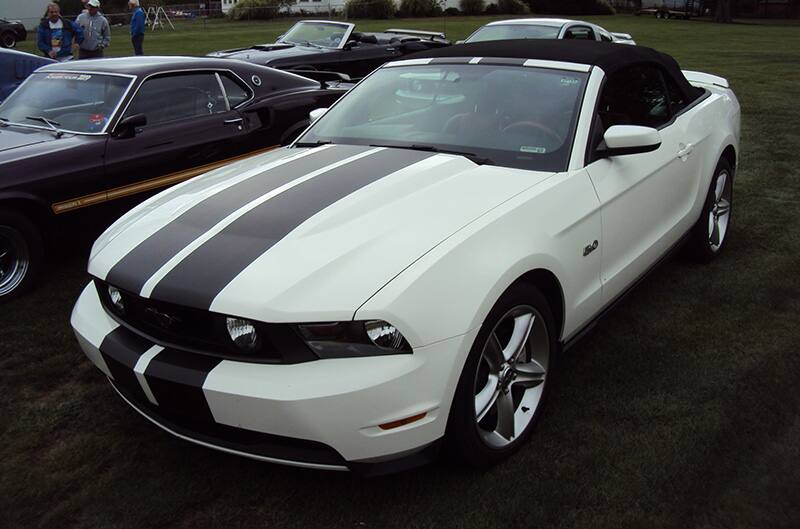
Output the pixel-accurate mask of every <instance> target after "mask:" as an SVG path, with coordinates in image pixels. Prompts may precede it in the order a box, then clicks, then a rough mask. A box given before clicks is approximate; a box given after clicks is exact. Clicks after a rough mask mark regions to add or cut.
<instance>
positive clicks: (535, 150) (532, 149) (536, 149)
mask: <svg viewBox="0 0 800 529" xmlns="http://www.w3.org/2000/svg"><path fill="white" fill-rule="evenodd" d="M519 150H520V152H532V153H534V154H544V153H546V152H547V149H545V148H544V147H530V146H528V145H523V146H522V147H520V148H519Z"/></svg>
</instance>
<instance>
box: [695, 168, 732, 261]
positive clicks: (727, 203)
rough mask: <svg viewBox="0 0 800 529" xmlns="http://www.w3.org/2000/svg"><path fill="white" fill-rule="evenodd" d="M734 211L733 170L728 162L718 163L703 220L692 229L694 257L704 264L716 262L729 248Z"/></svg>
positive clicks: (704, 208) (701, 215)
mask: <svg viewBox="0 0 800 529" xmlns="http://www.w3.org/2000/svg"><path fill="white" fill-rule="evenodd" d="M732 210H733V168H732V167H731V164H730V163H729V162H728V160H725V159H722V160H720V161H719V163H718V164H717V167H716V169H715V171H714V177H713V178H712V179H711V185H710V186H709V189H708V193H707V195H706V202H705V205H704V206H703V212H702V213H701V214H700V219H699V220H698V221H697V224H695V225H694V228H692V234H691V238H690V241H689V252H690V254H691V256H692V257H693V258H694V259H696V260H697V261H700V262H708V261H711V260H712V259H714V258H715V257H716V256H717V255H719V253H720V252H721V251H722V249H723V248H724V246H725V242H726V241H727V239H728V234H729V232H730V223H731V213H732Z"/></svg>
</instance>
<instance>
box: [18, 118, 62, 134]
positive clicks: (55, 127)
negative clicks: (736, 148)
mask: <svg viewBox="0 0 800 529" xmlns="http://www.w3.org/2000/svg"><path fill="white" fill-rule="evenodd" d="M25 119H29V120H31V121H38V122H40V123H44V124H45V125H47V126H48V127H50V128H51V129H52V131H53V132H55V134H56V138H60V137H61V136H63V135H64V131H63V130H61V129H59V128H58V127H60V126H61V123H59V122H58V121H53V120H52V119H47V118H46V117H44V116H25Z"/></svg>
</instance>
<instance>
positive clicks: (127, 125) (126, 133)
mask: <svg viewBox="0 0 800 529" xmlns="http://www.w3.org/2000/svg"><path fill="white" fill-rule="evenodd" d="M145 125H147V116H145V115H144V114H133V115H132V116H127V117H125V118H122V121H120V122H119V123H118V124H117V126H116V128H115V129H114V136H116V137H117V138H132V137H134V136H136V129H137V128H139V127H144V126H145Z"/></svg>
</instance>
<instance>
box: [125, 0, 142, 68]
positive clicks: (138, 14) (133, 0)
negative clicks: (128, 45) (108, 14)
mask: <svg viewBox="0 0 800 529" xmlns="http://www.w3.org/2000/svg"><path fill="white" fill-rule="evenodd" d="M128 7H130V8H131V9H133V16H132V17H131V42H132V43H133V53H134V54H135V55H144V51H143V50H142V44H143V43H144V9H142V8H141V7H139V0H128Z"/></svg>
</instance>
